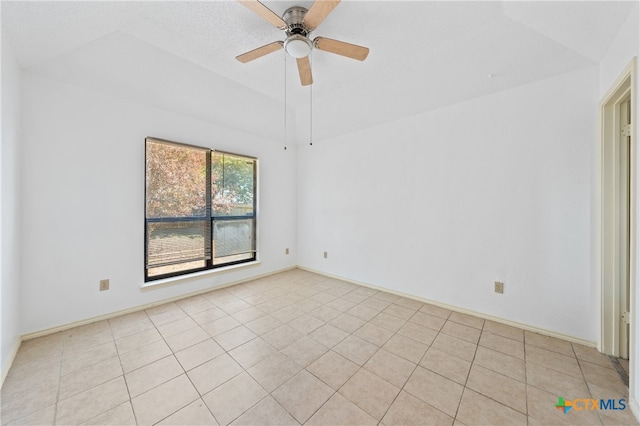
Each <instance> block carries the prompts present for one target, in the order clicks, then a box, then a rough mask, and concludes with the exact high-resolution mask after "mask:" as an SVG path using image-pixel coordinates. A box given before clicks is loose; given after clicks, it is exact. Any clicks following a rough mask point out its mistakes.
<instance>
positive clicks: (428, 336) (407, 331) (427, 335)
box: [398, 322, 438, 345]
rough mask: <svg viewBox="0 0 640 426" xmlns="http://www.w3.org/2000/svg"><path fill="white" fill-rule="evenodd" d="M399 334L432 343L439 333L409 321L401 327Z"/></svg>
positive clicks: (427, 343)
mask: <svg viewBox="0 0 640 426" xmlns="http://www.w3.org/2000/svg"><path fill="white" fill-rule="evenodd" d="M398 334H401V335H403V336H405V337H409V338H411V339H413V340H417V341H418V342H420V343H424V344H425V345H430V344H432V343H433V340H434V339H435V338H436V336H437V335H438V332H437V331H435V330H432V329H430V328H427V327H423V326H421V325H418V324H416V323H413V322H407V323H406V324H405V325H403V326H402V327H400V330H398Z"/></svg>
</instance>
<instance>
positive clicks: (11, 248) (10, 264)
mask: <svg viewBox="0 0 640 426" xmlns="http://www.w3.org/2000/svg"><path fill="white" fill-rule="evenodd" d="M20 91H21V75H20V69H19V68H18V64H17V62H16V60H15V58H14V56H13V52H12V50H11V46H9V44H8V42H7V39H6V37H4V35H3V36H2V89H1V93H2V101H1V102H2V103H1V107H0V108H1V114H0V116H1V118H0V120H1V124H0V127H1V128H2V143H1V144H0V158H1V163H0V171H1V173H0V182H1V188H2V189H1V191H2V192H1V193H0V194H1V197H0V241H2V244H1V245H0V268H2V269H1V270H0V271H1V273H0V324H1V326H0V371H1V372H2V377H3V378H4V376H5V374H6V373H7V370H8V366H9V365H8V363H9V362H10V361H11V357H12V353H13V351H14V350H15V349H16V348H17V345H18V344H19V341H20V340H19V338H20V322H19V320H20V319H19V316H20V315H19V294H20V256H19V254H20V238H19V236H20V234H19V230H20V214H19V212H20V190H19V185H20V178H19V173H20V171H19V162H20V96H21V93H20ZM0 382H1V381H0Z"/></svg>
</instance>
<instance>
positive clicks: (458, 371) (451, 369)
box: [420, 348, 471, 386]
mask: <svg viewBox="0 0 640 426" xmlns="http://www.w3.org/2000/svg"><path fill="white" fill-rule="evenodd" d="M420 365H421V366H422V367H424V368H426V369H428V370H431V371H433V372H434V373H438V374H440V375H441V376H444V377H446V378H447V379H450V380H453V381H454V382H456V383H459V384H461V385H463V386H464V384H465V383H466V382H467V377H468V376H469V370H470V369H471V362H470V361H465V360H464V359H462V358H458V357H455V356H451V355H450V354H448V353H447V352H443V351H441V350H439V349H436V348H429V350H427V353H426V354H425V355H424V357H423V358H422V360H421V361H420Z"/></svg>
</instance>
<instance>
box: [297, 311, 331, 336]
mask: <svg viewBox="0 0 640 426" xmlns="http://www.w3.org/2000/svg"><path fill="white" fill-rule="evenodd" d="M288 325H289V327H292V328H294V329H296V330H298V331H299V332H301V333H302V334H309V333H311V332H312V331H313V330H315V329H316V328H318V327H320V326H323V325H324V321H322V320H321V319H318V318H316V317H314V316H312V315H309V314H303V315H301V316H299V317H298V318H296V319H294V320H292V321H289V323H288Z"/></svg>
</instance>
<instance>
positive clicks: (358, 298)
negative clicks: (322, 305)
mask: <svg viewBox="0 0 640 426" xmlns="http://www.w3.org/2000/svg"><path fill="white" fill-rule="evenodd" d="M368 298H369V297H368V296H366V295H364V294H358V293H356V292H355V291H352V292H350V293H347V294H345V295H344V296H342V297H341V299H343V300H348V301H349V302H353V303H355V304H360V303H362V302H364V301H365V300H367V299H368Z"/></svg>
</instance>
